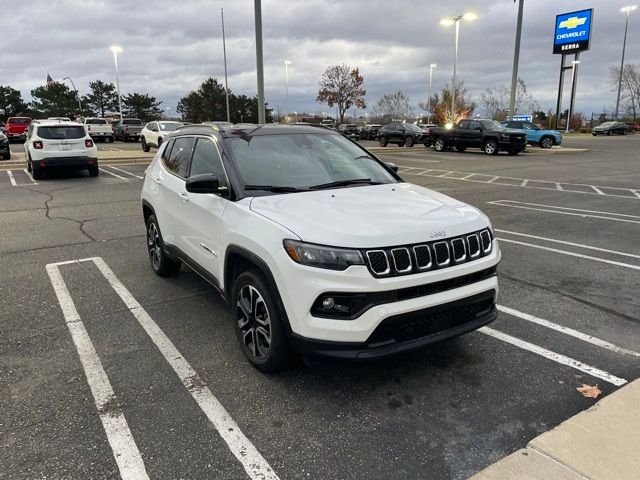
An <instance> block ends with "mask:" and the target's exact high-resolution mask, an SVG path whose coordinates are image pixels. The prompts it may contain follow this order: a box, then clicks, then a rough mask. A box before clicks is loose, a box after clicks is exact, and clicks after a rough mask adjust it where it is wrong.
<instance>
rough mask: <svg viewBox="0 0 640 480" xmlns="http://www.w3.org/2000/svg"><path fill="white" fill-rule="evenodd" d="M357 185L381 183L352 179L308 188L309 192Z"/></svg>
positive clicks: (378, 183) (368, 179)
mask: <svg viewBox="0 0 640 480" xmlns="http://www.w3.org/2000/svg"><path fill="white" fill-rule="evenodd" d="M359 184H367V185H381V182H374V181H372V180H371V179H370V178H353V179H351V180H337V181H335V182H329V183H321V184H320V185H314V186H313V187H309V190H322V189H323V188H332V187H347V186H349V185H359Z"/></svg>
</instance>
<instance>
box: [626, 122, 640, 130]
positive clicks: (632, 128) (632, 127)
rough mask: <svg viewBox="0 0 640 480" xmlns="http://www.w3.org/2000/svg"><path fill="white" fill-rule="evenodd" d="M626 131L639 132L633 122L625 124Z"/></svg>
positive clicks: (639, 126)
mask: <svg viewBox="0 0 640 480" xmlns="http://www.w3.org/2000/svg"><path fill="white" fill-rule="evenodd" d="M627 129H628V130H629V131H630V132H638V131H640V125H638V124H637V123H635V122H627Z"/></svg>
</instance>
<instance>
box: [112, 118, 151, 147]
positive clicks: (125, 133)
mask: <svg viewBox="0 0 640 480" xmlns="http://www.w3.org/2000/svg"><path fill="white" fill-rule="evenodd" d="M142 127H144V123H142V120H140V119H139V118H123V119H122V120H118V121H117V122H116V123H114V124H113V135H114V137H116V140H122V141H123V142H126V141H127V140H129V139H133V140H134V141H136V142H137V141H138V140H140V132H142Z"/></svg>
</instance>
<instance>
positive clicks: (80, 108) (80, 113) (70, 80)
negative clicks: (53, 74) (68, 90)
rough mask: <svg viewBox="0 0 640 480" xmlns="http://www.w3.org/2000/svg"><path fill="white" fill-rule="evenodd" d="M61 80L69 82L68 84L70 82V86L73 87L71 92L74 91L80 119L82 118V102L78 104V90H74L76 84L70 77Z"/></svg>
mask: <svg viewBox="0 0 640 480" xmlns="http://www.w3.org/2000/svg"><path fill="white" fill-rule="evenodd" d="M63 80H69V82H71V86H72V87H73V90H75V92H76V97H77V98H78V109H79V115H80V118H82V102H80V94H79V93H78V89H77V88H76V84H75V83H73V80H72V79H71V77H64V78H63Z"/></svg>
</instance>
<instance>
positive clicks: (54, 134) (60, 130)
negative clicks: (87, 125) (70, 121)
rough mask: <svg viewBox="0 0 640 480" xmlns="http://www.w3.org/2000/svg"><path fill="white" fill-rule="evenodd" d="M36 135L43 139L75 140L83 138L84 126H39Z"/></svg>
mask: <svg viewBox="0 0 640 480" xmlns="http://www.w3.org/2000/svg"><path fill="white" fill-rule="evenodd" d="M38 136H39V137H40V138H42V139H44V140H77V139H79V138H84V136H85V131H84V127H80V126H76V125H61V126H58V125H56V126H51V127H39V128H38Z"/></svg>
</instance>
